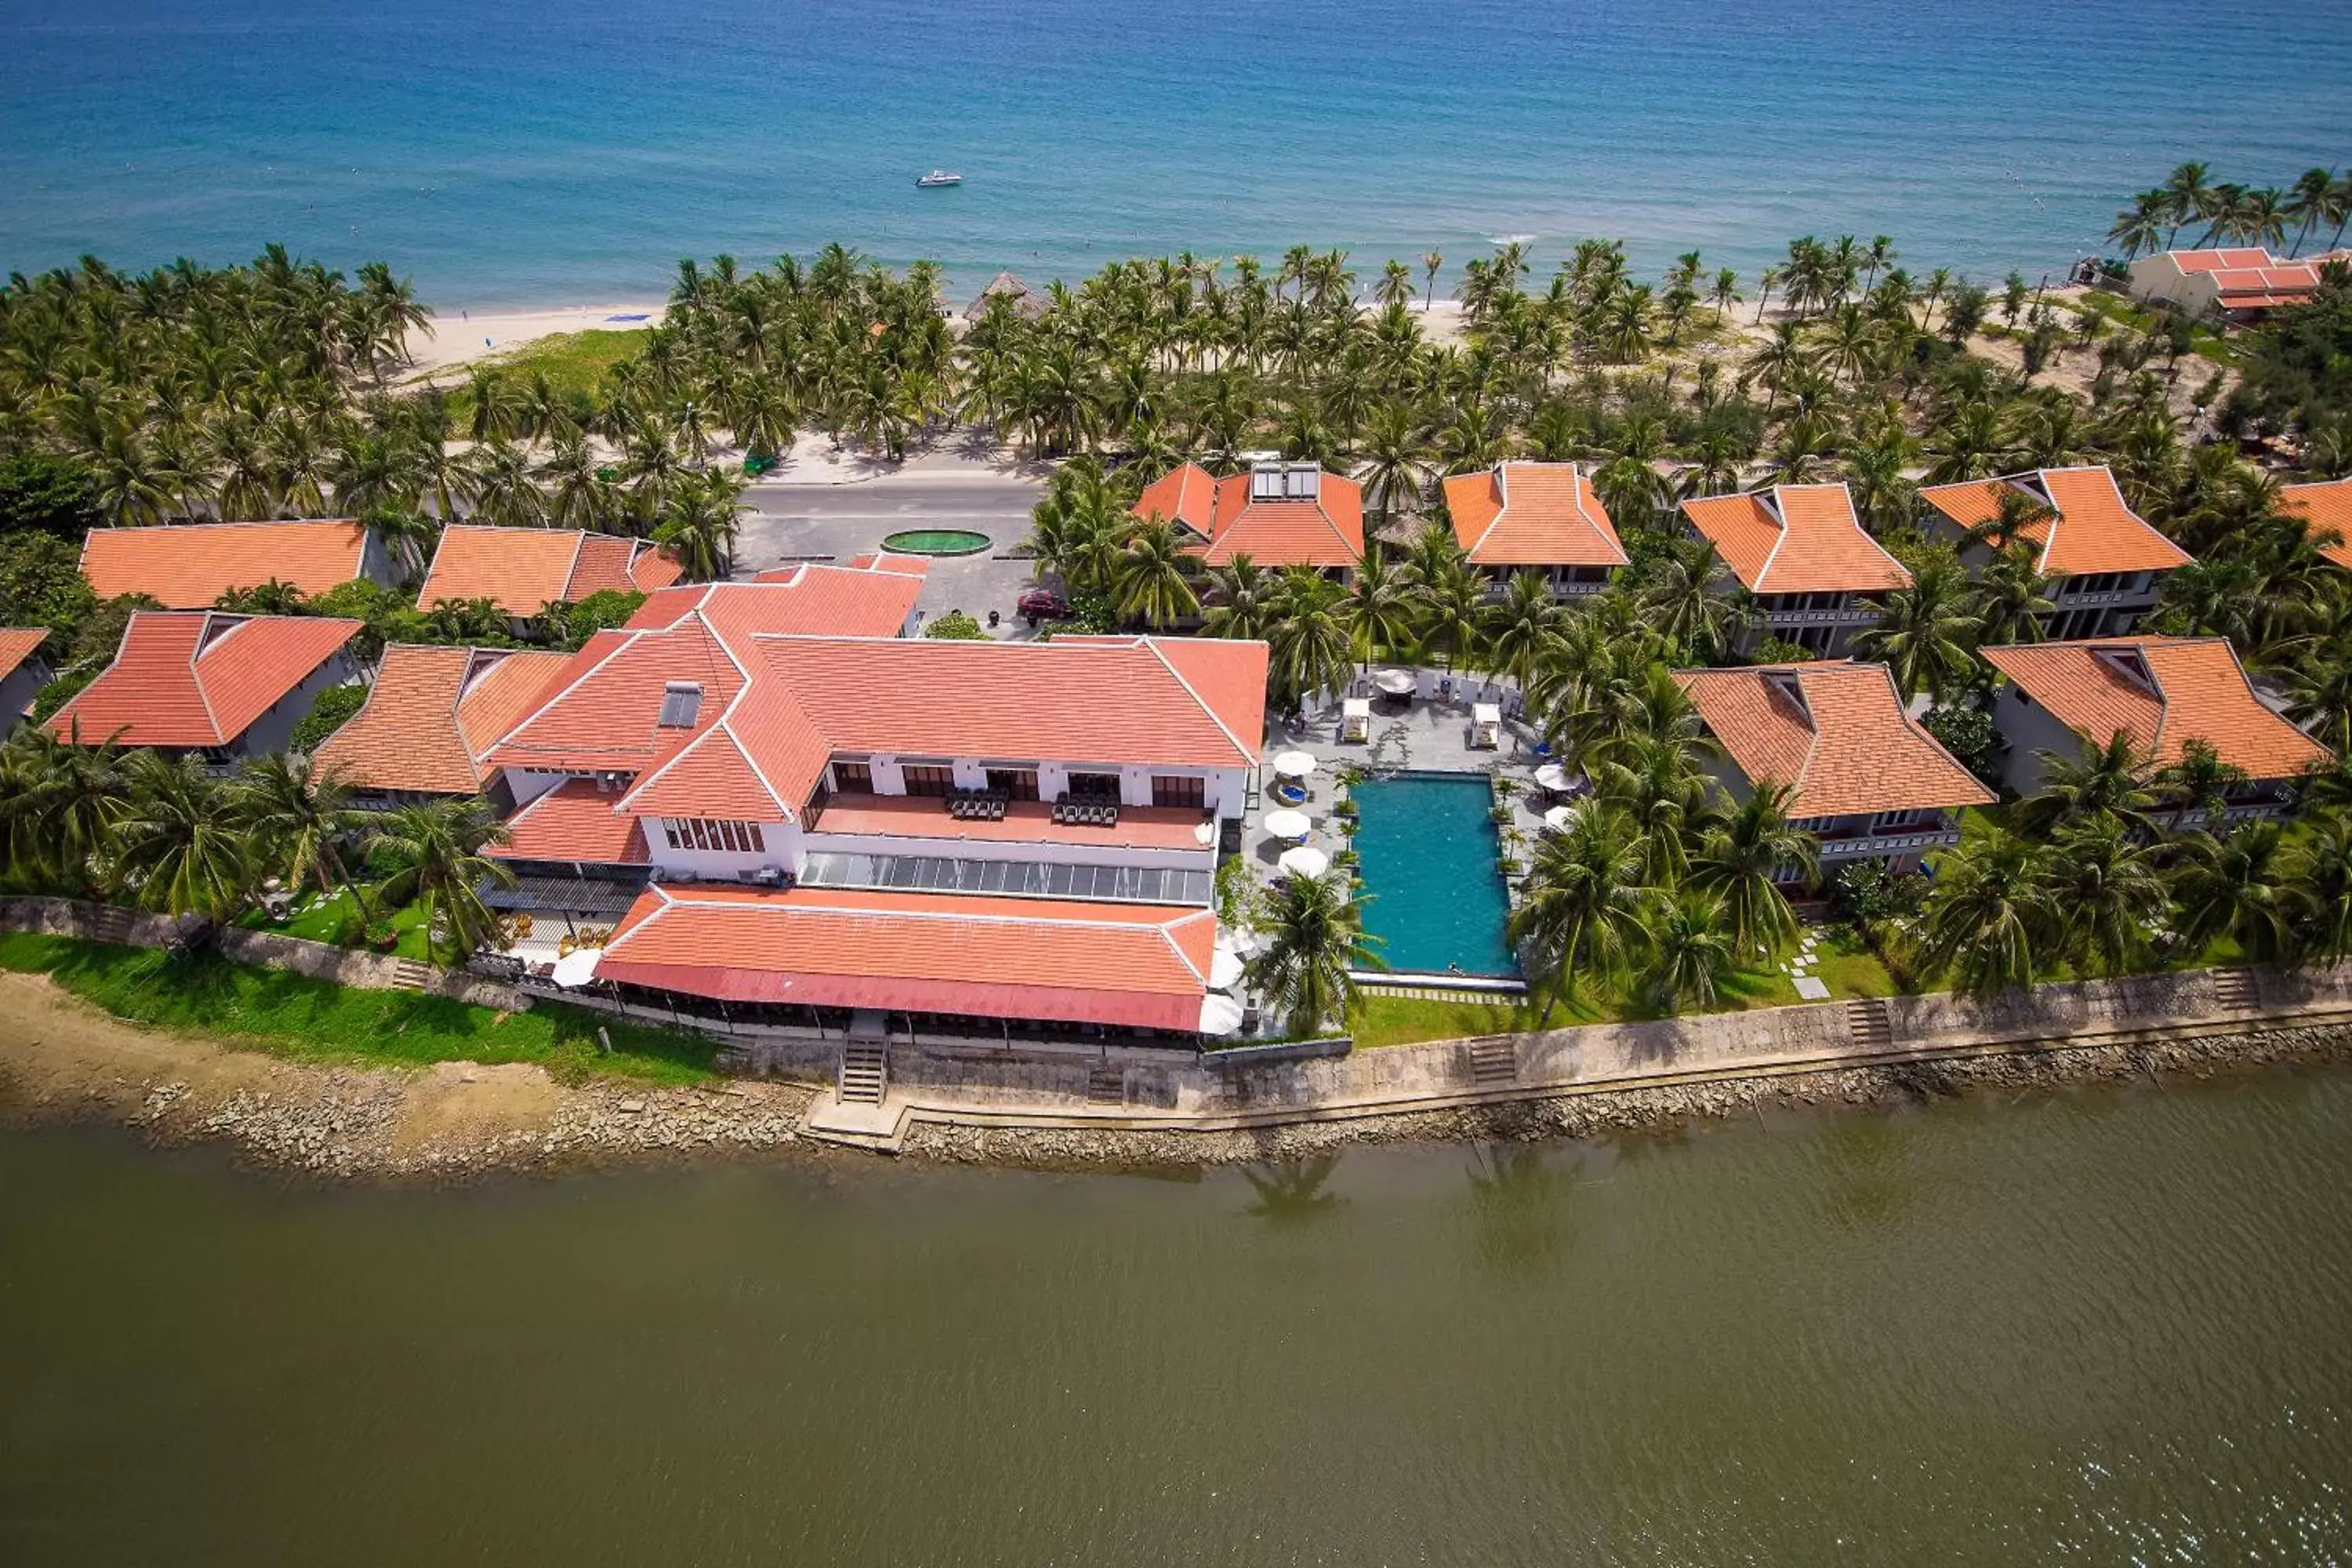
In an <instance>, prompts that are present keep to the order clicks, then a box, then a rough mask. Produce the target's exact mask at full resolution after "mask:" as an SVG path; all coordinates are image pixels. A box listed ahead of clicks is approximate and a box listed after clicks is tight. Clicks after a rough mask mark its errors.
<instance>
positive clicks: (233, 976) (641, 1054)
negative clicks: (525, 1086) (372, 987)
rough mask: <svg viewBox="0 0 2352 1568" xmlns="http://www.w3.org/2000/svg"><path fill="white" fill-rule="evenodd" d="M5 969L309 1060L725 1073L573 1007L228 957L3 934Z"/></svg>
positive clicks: (693, 1045) (693, 1041)
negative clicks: (386, 986) (601, 1043)
mask: <svg viewBox="0 0 2352 1568" xmlns="http://www.w3.org/2000/svg"><path fill="white" fill-rule="evenodd" d="M0 968H5V969H14V970H20V971H25V972H28V973H47V974H49V975H51V976H53V977H55V978H56V980H57V982H58V984H60V985H63V986H64V987H65V988H66V989H67V990H68V991H70V992H72V993H73V994H75V995H77V996H79V997H81V998H82V999H83V1000H85V1001H88V1002H91V1003H94V1004H96V1005H98V1006H100V1007H102V1008H104V1009H105V1010H106V1011H108V1012H110V1013H111V1014H113V1015H114V1016H117V1017H119V1018H127V1019H129V1020H131V1022H133V1023H140V1024H152V1025H157V1026H162V1027H164V1028H168V1029H177V1030H181V1031H184V1032H186V1033H189V1034H194V1035H204V1036H208V1037H214V1038H217V1039H224V1040H228V1041H231V1042H233V1043H235V1044H237V1045H240V1046H247V1047H254V1048H257V1049H260V1050H265V1051H268V1052H270V1053H271V1054H273V1055H276V1056H282V1057H289V1058H295V1059H297V1060H302V1061H356V1062H362V1063H373V1064H378V1065H387V1064H405V1065H409V1066H423V1065H425V1064H428V1063H432V1062H445V1061H475V1062H482V1063H486V1064H489V1063H499V1062H537V1063H538V1064H540V1065H541V1067H544V1068H547V1069H548V1070H549V1071H550V1072H551V1073H553V1074H554V1075H555V1076H556V1077H558V1078H560V1079H579V1078H582V1077H584V1076H587V1075H590V1074H597V1073H603V1074H611V1075H614V1076H618V1077H624V1078H633V1079H648V1080H650V1081H652V1082H655V1083H662V1084H687V1083H699V1082H703V1081H706V1080H708V1079H714V1078H716V1077H717V1076H718V1074H717V1073H716V1072H715V1071H713V1069H712V1067H711V1062H712V1059H713V1058H714V1057H715V1055H716V1054H717V1050H718V1047H717V1045H716V1044H715V1042H712V1041H709V1040H706V1039H704V1038H702V1037H700V1036H698V1035H694V1034H690V1033H688V1032H686V1031H683V1030H674V1029H662V1028H655V1027H651V1026H646V1025H642V1024H634V1023H625V1022H622V1021H619V1020H617V1019H607V1018H604V1017H602V1016H599V1015H597V1014H594V1013H590V1012H587V1011H584V1010H583V1009H580V1008H576V1007H566V1006H563V1005H561V1004H549V1003H543V1002H542V1003H540V1004H538V1005H535V1006H533V1007H532V1008H531V1010H530V1012H528V1013H499V1012H496V1011H493V1010H492V1009H490V1008H488V1007H476V1006H471V1005H467V1004H466V1003H463V1002H456V1001H452V1000H450V999H449V998H447V997H443V996H426V995H421V994H417V993H415V992H413V991H365V990H361V989H358V988H356V987H352V986H345V985H338V984H333V983H332V982H331V981H324V980H312V979H310V978H308V977H306V976H303V975H299V974H289V973H283V972H281V971H278V970H274V969H257V968H249V967H247V966H246V965H244V964H240V963H230V962H229V961H228V960H227V959H226V958H224V957H222V956H220V955H219V954H218V953H204V954H200V955H198V956H197V957H194V958H192V959H186V960H181V961H176V962H175V961H173V960H172V959H170V958H168V957H166V956H165V955H164V954H163V953H162V952H156V951H153V950H152V949H147V948H134V947H111V946H108V945H106V944H104V943H101V942H78V941H75V940H74V939H72V938H69V937H56V936H36V935H32V934H29V933H26V932H18V931H9V932H0ZM599 1024H603V1025H604V1027H605V1029H606V1030H607V1032H608V1033H609V1034H610V1035H611V1037H612V1040H613V1047H614V1048H613V1050H612V1052H611V1054H609V1055H607V1054H605V1053H604V1052H603V1051H601V1050H600V1049H599V1048H598V1047H597V1043H596V1028H597V1026H598V1025H599Z"/></svg>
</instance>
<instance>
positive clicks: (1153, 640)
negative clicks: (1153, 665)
mask: <svg viewBox="0 0 2352 1568" xmlns="http://www.w3.org/2000/svg"><path fill="white" fill-rule="evenodd" d="M1142 641H1143V646H1144V647H1148V648H1150V650H1151V656H1152V657H1153V658H1157V659H1158V660H1159V661H1160V666H1161V668H1164V669H1166V670H1167V671H1168V673H1169V674H1170V675H1171V676H1173V677H1174V678H1175V680H1176V684H1177V685H1179V686H1181V687H1182V688H1183V689H1184V695H1185V696H1187V697H1189V698H1191V699H1192V701H1193V704H1194V705H1195V706H1196V707H1198V708H1199V709H1200V710H1201V711H1202V712H1203V713H1206V714H1207V715H1208V716H1209V722H1210V723H1212V724H1214V725H1215V726H1216V727H1217V732H1218V733H1219V734H1221V735H1223V736H1224V738H1225V739H1226V740H1228V741H1231V742H1233V743H1234V751H1235V752H1239V753H1240V754H1241V757H1242V763H1243V765H1244V766H1245V767H1248V766H1255V763H1253V762H1252V761H1251V759H1250V749H1249V748H1248V747H1247V746H1245V745H1244V744H1243V743H1242V738H1241V737H1240V736H1239V735H1236V734H1234V730H1233V726H1232V725H1230V724H1228V723H1226V722H1225V720H1224V716H1223V714H1221V713H1219V712H1218V711H1217V710H1215V709H1214V708H1212V707H1211V706H1209V704H1208V702H1207V701H1206V700H1203V699H1202V696H1201V694H1200V693H1199V692H1198V691H1195V690H1194V689H1192V682H1191V681H1189V680H1187V679H1184V672H1183V671H1182V670H1181V669H1178V668H1176V662H1175V660H1173V659H1171V658H1169V657H1168V656H1167V655H1166V654H1165V653H1163V652H1161V651H1160V640H1159V639H1158V638H1157V637H1144V638H1143V639H1142ZM1046 646H1047V647H1051V646H1053V645H1051V644H1050V643H1049V644H1047V645H1046Z"/></svg>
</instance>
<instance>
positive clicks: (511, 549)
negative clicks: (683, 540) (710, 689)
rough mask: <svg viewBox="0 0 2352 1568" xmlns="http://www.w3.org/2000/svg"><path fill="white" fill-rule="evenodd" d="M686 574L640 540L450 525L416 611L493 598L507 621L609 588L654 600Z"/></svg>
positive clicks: (667, 555)
mask: <svg viewBox="0 0 2352 1568" xmlns="http://www.w3.org/2000/svg"><path fill="white" fill-rule="evenodd" d="M684 570H685V568H684V567H682V566H681V565H679V563H678V561H677V557H676V556H674V555H672V554H671V553H670V552H668V551H667V550H662V549H657V548H656V547H655V546H653V545H651V544H648V543H646V542H645V541H644V540H642V539H625V538H622V537H621V536H619V535H617V534H610V533H588V532H584V531H581V530H578V529H554V528H483V527H477V526H475V525H473V524H470V523H452V524H451V525H450V526H449V527H447V528H445V529H443V530H442V531H441V542H440V545H439V546H438V547H437V548H436V550H435V551H434V552H433V565H432V567H431V568H430V569H429V570H428V571H426V573H425V585H424V586H423V587H422V588H419V589H418V590H417V592H416V605H417V608H419V609H430V608H431V607H432V606H433V605H436V604H438V603H439V602H440V601H442V600H444V599H491V600H495V601H496V602H497V603H498V605H499V608H500V609H502V610H504V611H505V612H506V613H507V614H508V615H509V616H535V615H537V614H539V612H540V610H541V607H542V606H544V605H549V604H551V603H552V604H564V605H576V604H578V603H579V602H580V601H581V600H583V599H584V598H586V597H587V596H588V595H591V594H595V593H602V592H604V590H606V589H615V590H619V591H621V592H631V591H634V592H636V593H641V594H649V593H652V592H653V591H654V590H656V589H657V588H667V587H668V586H669V585H670V584H673V583H676V582H677V580H678V577H679V576H680V575H681V574H683V572H684Z"/></svg>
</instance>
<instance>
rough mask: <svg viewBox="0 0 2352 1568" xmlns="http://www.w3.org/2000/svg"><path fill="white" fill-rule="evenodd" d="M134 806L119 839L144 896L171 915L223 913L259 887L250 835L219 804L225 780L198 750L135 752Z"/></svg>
mask: <svg viewBox="0 0 2352 1568" xmlns="http://www.w3.org/2000/svg"><path fill="white" fill-rule="evenodd" d="M125 771H126V773H127V774H128V776H129V779H130V784H131V805H130V808H129V809H128V811H126V812H125V813H124V815H123V816H121V819H120V820H119V821H117V822H116V823H115V825H114V843H115V847H116V850H117V852H118V853H119V855H120V857H121V864H122V866H123V868H125V871H126V874H127V879H128V880H129V881H130V882H131V888H132V890H133V891H134V892H135V893H136V894H137V895H138V898H139V901H140V902H141V903H142V904H144V905H146V906H147V907H148V908H149V909H152V910H163V911H164V912H165V913H168V914H173V915H188V914H196V915H204V916H206V917H208V918H210V919H213V920H220V919H224V918H226V916H228V915H230V914H232V913H234V912H236V909H237V908H238V907H239V906H240V905H241V904H242V903H243V902H244V901H245V898H246V895H247V891H248V890H249V889H250V888H251V887H252V885H253V863H252V860H251V858H250V857H249V854H248V840H247V837H246V836H245V834H244V833H243V832H242V831H240V829H239V827H238V825H237V823H236V819H235V817H234V816H233V815H232V814H230V813H228V812H226V811H224V810H223V809H222V808H221V800H220V793H221V791H220V786H219V785H218V784H215V782H214V781H213V778H212V775H211V774H209V773H206V772H205V768H204V765H203V764H202V763H199V762H197V761H196V759H195V758H194V757H192V756H182V757H178V758H175V759H172V760H169V761H167V760H165V759H164V758H163V757H161V756H158V755H157V754H156V753H155V752H133V753H131V760H130V762H129V763H128V764H127V765H126V768H125Z"/></svg>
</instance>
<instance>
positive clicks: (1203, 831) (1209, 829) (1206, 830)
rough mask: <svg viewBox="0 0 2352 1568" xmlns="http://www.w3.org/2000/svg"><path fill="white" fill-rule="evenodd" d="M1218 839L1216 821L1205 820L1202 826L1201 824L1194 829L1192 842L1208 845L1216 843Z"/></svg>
mask: <svg viewBox="0 0 2352 1568" xmlns="http://www.w3.org/2000/svg"><path fill="white" fill-rule="evenodd" d="M1216 841H1217V825H1216V824H1215V823H1213V822H1204V823H1202V824H1201V826H1198V827H1195V828H1194V829H1192V842H1193V843H1195V844H1199V845H1202V846H1207V845H1211V844H1214V843H1215V842H1216Z"/></svg>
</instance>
